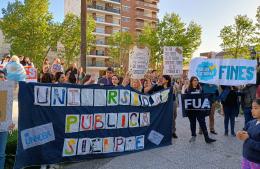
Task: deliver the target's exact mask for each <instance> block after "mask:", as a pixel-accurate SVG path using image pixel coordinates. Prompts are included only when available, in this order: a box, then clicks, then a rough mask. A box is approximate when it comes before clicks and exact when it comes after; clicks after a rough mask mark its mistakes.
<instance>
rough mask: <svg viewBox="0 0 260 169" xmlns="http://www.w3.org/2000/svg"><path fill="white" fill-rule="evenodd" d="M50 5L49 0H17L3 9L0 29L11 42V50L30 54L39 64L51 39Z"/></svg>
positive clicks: (19, 53)
mask: <svg viewBox="0 0 260 169" xmlns="http://www.w3.org/2000/svg"><path fill="white" fill-rule="evenodd" d="M48 7H49V1H48V0H24V3H21V2H20V1H18V0H16V1H15V2H14V3H9V4H8V6H7V8H6V9H2V14H3V19H2V20H1V21H0V29H1V30H2V31H3V34H4V36H5V39H6V40H7V42H9V43H10V44H11V52H12V53H14V54H17V55H25V56H28V57H29V58H31V59H32V61H33V62H34V63H35V64H36V65H38V66H39V65H40V64H41V62H42V60H43V57H44V56H45V54H46V51H47V46H48V42H49V39H50V32H49V23H50V22H51V20H52V14H51V13H49V12H48Z"/></svg>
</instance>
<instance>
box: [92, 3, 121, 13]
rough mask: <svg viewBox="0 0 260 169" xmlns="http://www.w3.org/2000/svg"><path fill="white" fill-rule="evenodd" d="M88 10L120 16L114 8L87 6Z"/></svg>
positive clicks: (118, 11)
mask: <svg viewBox="0 0 260 169" xmlns="http://www.w3.org/2000/svg"><path fill="white" fill-rule="evenodd" d="M88 9H89V10H94V11H99V12H106V13H109V14H116V15H120V10H119V9H115V8H105V7H104V6H101V5H88Z"/></svg>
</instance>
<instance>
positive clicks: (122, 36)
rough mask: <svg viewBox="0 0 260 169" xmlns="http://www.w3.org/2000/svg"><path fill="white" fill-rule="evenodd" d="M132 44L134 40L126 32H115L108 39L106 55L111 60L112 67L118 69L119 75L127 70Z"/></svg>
mask: <svg viewBox="0 0 260 169" xmlns="http://www.w3.org/2000/svg"><path fill="white" fill-rule="evenodd" d="M133 44H134V40H133V38H132V36H131V35H130V34H129V33H128V32H116V33H114V34H112V36H111V37H109V38H108V45H109V51H108V53H109V55H110V56H111V57H112V59H113V65H114V66H117V67H119V70H118V73H119V75H121V74H123V72H125V71H126V70H127V68H128V58H129V51H130V48H131V47H132V45H133ZM121 65H122V66H121Z"/></svg>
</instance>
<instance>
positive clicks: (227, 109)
mask: <svg viewBox="0 0 260 169" xmlns="http://www.w3.org/2000/svg"><path fill="white" fill-rule="evenodd" d="M223 108H224V114H225V117H224V126H225V133H228V124H229V121H230V130H231V134H235V130H234V128H235V117H236V114H237V109H236V107H231V106H223Z"/></svg>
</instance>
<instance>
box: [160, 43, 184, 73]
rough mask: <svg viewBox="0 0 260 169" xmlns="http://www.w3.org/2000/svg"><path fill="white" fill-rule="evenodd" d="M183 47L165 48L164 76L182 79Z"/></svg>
mask: <svg viewBox="0 0 260 169" xmlns="http://www.w3.org/2000/svg"><path fill="white" fill-rule="evenodd" d="M182 70H183V57H182V47H173V46H164V50H163V74H164V75H173V76H174V77H180V76H181V75H182V73H183V71H182Z"/></svg>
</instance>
